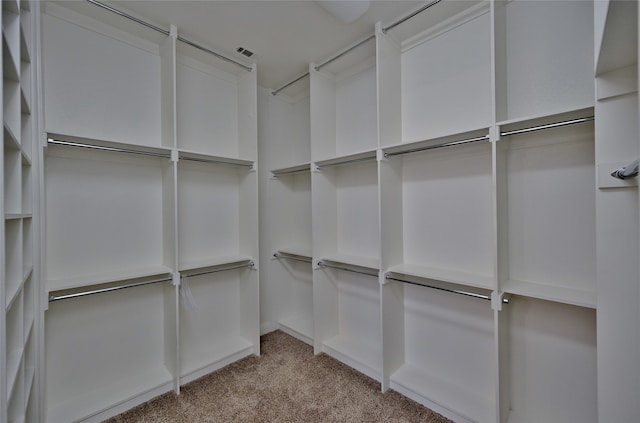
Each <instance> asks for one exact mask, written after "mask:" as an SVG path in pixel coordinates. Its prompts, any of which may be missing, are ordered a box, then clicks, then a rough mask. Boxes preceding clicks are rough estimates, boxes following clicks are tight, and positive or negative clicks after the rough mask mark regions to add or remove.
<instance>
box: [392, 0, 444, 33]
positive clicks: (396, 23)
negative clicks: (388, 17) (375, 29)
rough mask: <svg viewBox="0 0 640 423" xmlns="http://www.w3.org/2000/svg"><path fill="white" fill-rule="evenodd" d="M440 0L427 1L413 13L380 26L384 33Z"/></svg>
mask: <svg viewBox="0 0 640 423" xmlns="http://www.w3.org/2000/svg"><path fill="white" fill-rule="evenodd" d="M441 1H442V0H434V1H432V2H431V3H428V4H426V5H424V6H422V7H421V8H420V9H418V10H416V11H415V12H413V13H410V14H408V15H407V16H405V17H404V18H401V19H399V20H397V21H395V22H394V23H392V24H391V25H389V26H387V27H385V28H382V32H383V33H386V32H387V31H388V30H390V29H391V28H395V27H396V26H398V25H400V24H401V23H403V22H405V21H408V20H409V19H411V18H413V17H414V16H416V15H418V14H419V13H422V12H424V11H425V10H427V9H428V8H430V7H431V6H435V5H436V4H438V3H440V2H441Z"/></svg>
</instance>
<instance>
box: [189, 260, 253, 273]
mask: <svg viewBox="0 0 640 423" xmlns="http://www.w3.org/2000/svg"><path fill="white" fill-rule="evenodd" d="M249 262H255V261H254V260H253V258H252V257H249V256H236V257H231V256H229V257H212V258H211V259H209V260H200V261H192V262H185V263H181V264H180V265H179V267H178V271H179V272H185V273H189V272H193V271H196V270H203V269H209V268H215V267H220V266H228V265H232V264H238V265H240V264H243V263H247V264H248V263H249Z"/></svg>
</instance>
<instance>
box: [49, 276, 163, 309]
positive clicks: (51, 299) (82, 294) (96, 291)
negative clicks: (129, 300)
mask: <svg viewBox="0 0 640 423" xmlns="http://www.w3.org/2000/svg"><path fill="white" fill-rule="evenodd" d="M172 280H173V278H170V277H169V278H163V279H155V280H152V281H145V282H135V283H130V284H126V285H118V286H112V287H109V288H101V289H92V290H90V291H83V292H76V293H73V294H66V295H49V302H50V303H51V302H54V301H60V300H67V299H70V298H78V297H85V296H87V295H93V294H102V293H105V292H111V291H119V290H121V289H127V288H135V287H137V286H144V285H151V284H154V283H160V282H169V281H172Z"/></svg>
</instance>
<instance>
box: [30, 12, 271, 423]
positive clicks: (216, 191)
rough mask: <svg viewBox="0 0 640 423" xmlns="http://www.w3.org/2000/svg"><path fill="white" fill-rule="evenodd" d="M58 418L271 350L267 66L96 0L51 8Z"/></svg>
mask: <svg viewBox="0 0 640 423" xmlns="http://www.w3.org/2000/svg"><path fill="white" fill-rule="evenodd" d="M42 40H43V45H42V66H43V86H44V90H43V98H44V125H43V132H44V133H45V135H44V137H45V139H43V140H41V141H42V145H43V148H42V149H41V151H42V152H43V156H42V160H43V163H44V175H43V180H44V184H43V185H44V186H43V192H42V195H43V213H44V215H45V216H46V218H45V225H44V228H43V236H44V239H45V242H44V245H43V256H44V267H43V275H44V276H43V291H44V293H45V295H46V298H47V300H48V307H46V308H47V309H46V311H45V312H44V344H43V351H44V361H45V362H44V368H43V379H44V381H45V387H44V389H43V393H44V398H45V400H44V406H43V410H44V414H45V416H46V417H45V419H44V420H45V421H47V422H52V423H53V422H62V421H65V422H72V421H101V420H103V419H104V418H106V417H109V416H111V415H114V414H117V413H118V412H121V411H123V410H126V409H128V408H130V407H132V406H133V405H136V404H138V403H141V402H143V401H145V400H148V399H150V398H153V397H155V396H157V395H159V394H161V393H164V392H167V391H170V390H174V391H176V392H178V391H179V389H180V386H181V385H183V384H185V383H187V382H189V381H191V380H193V379H195V378H197V377H200V376H201V375H204V374H207V373H209V372H211V371H213V370H215V369H217V368H220V367H222V366H224V365H226V364H228V363H231V362H233V361H235V360H238V359H239V358H242V357H245V356H247V355H250V354H259V301H258V266H257V262H258V258H259V257H258V230H257V228H258V214H257V211H258V209H257V206H258V193H257V185H258V184H257V172H256V161H257V85H256V72H257V71H256V68H255V66H242V67H240V66H237V65H236V64H233V63H227V62H226V61H223V60H221V59H219V58H217V57H215V56H212V55H210V54H209V53H208V52H205V51H203V50H202V49H198V48H196V47H194V46H192V45H190V44H188V43H185V42H182V41H183V39H182V38H181V36H180V35H179V33H178V29H177V28H175V27H173V26H172V27H170V28H168V29H167V30H166V31H163V29H161V28H160V29H159V28H148V27H145V26H142V25H139V24H138V23H136V22H132V21H130V20H127V19H122V18H121V17H119V16H117V15H115V14H113V13H111V12H110V11H107V10H103V9H102V8H99V7H97V6H95V5H92V4H90V3H88V2H71V3H67V4H65V3H63V4H56V3H47V4H46V5H45V6H44V9H43V13H42Z"/></svg>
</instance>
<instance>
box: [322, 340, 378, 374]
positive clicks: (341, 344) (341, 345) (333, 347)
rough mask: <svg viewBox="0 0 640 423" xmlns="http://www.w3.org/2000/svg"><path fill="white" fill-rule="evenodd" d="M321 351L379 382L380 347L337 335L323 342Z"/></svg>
mask: <svg viewBox="0 0 640 423" xmlns="http://www.w3.org/2000/svg"><path fill="white" fill-rule="evenodd" d="M322 350H323V352H325V353H327V354H328V355H330V356H331V357H333V358H335V359H337V360H338V361H341V362H343V363H345V364H346V365H348V366H350V367H353V368H354V369H356V370H358V371H359V372H361V373H364V374H365V375H367V376H369V377H371V378H373V379H375V380H378V381H380V380H381V371H382V350H381V347H380V345H367V344H365V343H363V342H361V340H359V339H356V338H354V337H353V336H347V335H342V334H339V335H336V336H334V337H333V338H330V339H327V340H326V341H324V342H323V347H322Z"/></svg>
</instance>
